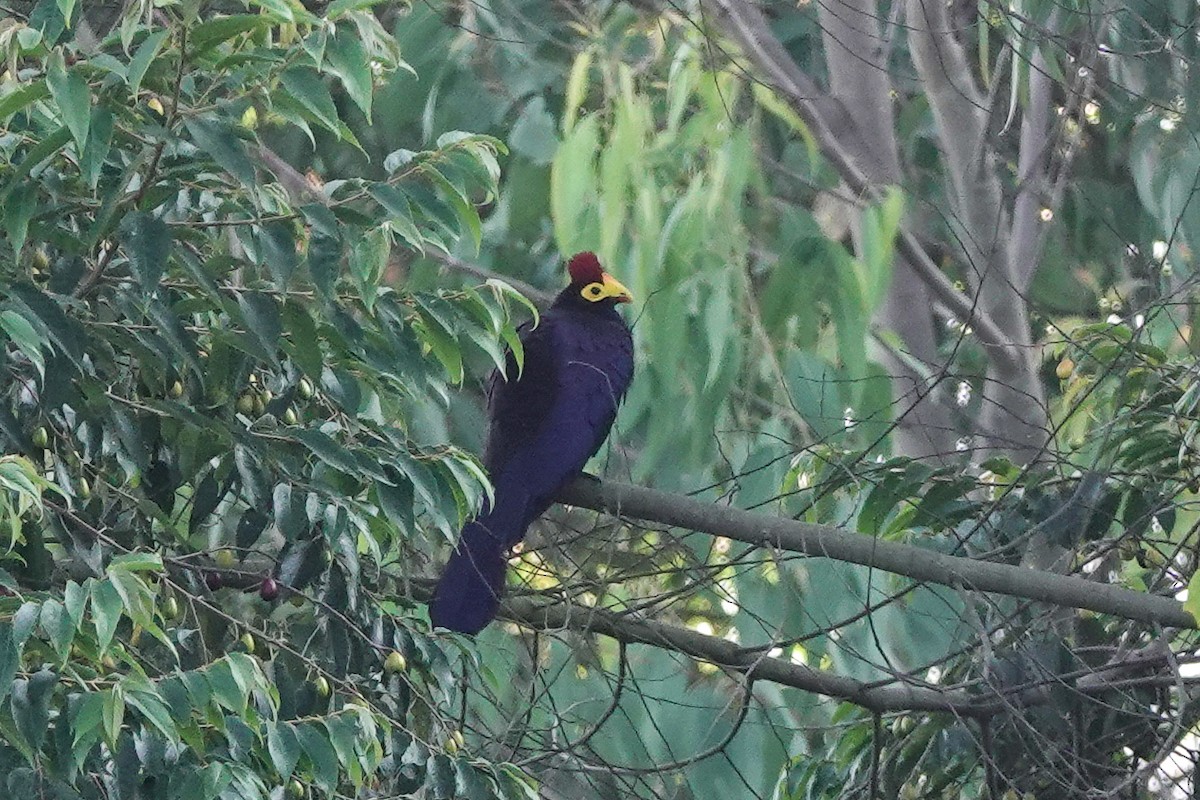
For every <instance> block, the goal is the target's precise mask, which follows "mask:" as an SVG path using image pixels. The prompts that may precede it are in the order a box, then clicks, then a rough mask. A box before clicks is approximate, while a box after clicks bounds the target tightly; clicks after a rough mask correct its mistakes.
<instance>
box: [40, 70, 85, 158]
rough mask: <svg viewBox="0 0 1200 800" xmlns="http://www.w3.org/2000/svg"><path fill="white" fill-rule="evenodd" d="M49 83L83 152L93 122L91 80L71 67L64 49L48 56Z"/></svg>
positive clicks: (59, 108)
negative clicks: (88, 81) (89, 87)
mask: <svg viewBox="0 0 1200 800" xmlns="http://www.w3.org/2000/svg"><path fill="white" fill-rule="evenodd" d="M46 83H47V85H48V86H49V87H50V94H51V96H52V97H53V98H54V102H55V104H56V105H57V106H58V111H59V114H61V115H62V120H63V124H65V125H66V126H67V127H68V128H69V129H70V131H71V136H72V137H73V138H74V139H75V147H76V148H77V149H78V151H79V152H80V153H82V152H83V151H84V149H85V147H86V146H87V140H88V127H89V126H90V125H91V122H92V104H91V100H92V98H91V95H90V94H89V93H88V85H87V81H85V80H84V79H83V76H82V75H80V74H79V72H78V71H77V70H75V69H71V70H68V69H67V67H66V62H65V61H64V59H63V54H62V51H61V50H55V51H54V52H53V53H52V54H51V55H50V58H49V59H47V69H46Z"/></svg>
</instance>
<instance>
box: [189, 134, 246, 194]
mask: <svg viewBox="0 0 1200 800" xmlns="http://www.w3.org/2000/svg"><path fill="white" fill-rule="evenodd" d="M184 124H185V125H186V126H187V129H188V132H189V133H191V135H192V138H193V139H195V140H196V144H197V145H199V147H200V149H202V150H204V151H205V152H207V153H208V154H209V155H210V156H212V157H213V160H214V161H216V162H217V165H218V166H220V167H221V168H222V169H224V170H225V171H226V172H228V173H229V174H230V175H232V176H233V177H235V178H237V179H238V180H239V181H241V182H242V185H244V186H254V182H255V171H254V164H253V163H252V162H251V161H250V158H249V157H248V156H247V155H246V150H245V148H244V146H243V145H242V141H241V139H239V138H238V137H237V134H236V133H235V132H234V130H233V127H232V125H230V123H229V121H228V120H225V119H217V118H214V117H189V118H188V119H187V120H185V122H184Z"/></svg>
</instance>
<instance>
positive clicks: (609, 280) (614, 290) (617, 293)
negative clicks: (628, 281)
mask: <svg viewBox="0 0 1200 800" xmlns="http://www.w3.org/2000/svg"><path fill="white" fill-rule="evenodd" d="M600 285H601V286H602V287H603V288H604V296H605V297H611V298H612V299H613V300H615V301H616V302H618V303H631V302H633V295H632V294H630V293H629V290H628V289H626V288H625V286H624V284H622V283H621V282H620V281H619V280H617V279H616V278H614V277H613V276H612V275H609V274H608V273H607V272H605V273H604V279H603V280H602V281H601V282H600Z"/></svg>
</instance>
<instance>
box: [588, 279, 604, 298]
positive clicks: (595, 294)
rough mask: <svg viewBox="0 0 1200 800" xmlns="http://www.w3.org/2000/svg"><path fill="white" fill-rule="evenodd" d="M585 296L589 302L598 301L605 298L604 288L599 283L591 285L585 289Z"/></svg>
mask: <svg viewBox="0 0 1200 800" xmlns="http://www.w3.org/2000/svg"><path fill="white" fill-rule="evenodd" d="M583 296H584V297H585V298H587V299H588V300H592V301H596V300H599V299H600V298H601V297H603V296H604V287H603V286H601V285H600V284H598V283H589V284H588V285H587V286H585V287H583Z"/></svg>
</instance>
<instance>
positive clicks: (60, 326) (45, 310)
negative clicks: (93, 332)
mask: <svg viewBox="0 0 1200 800" xmlns="http://www.w3.org/2000/svg"><path fill="white" fill-rule="evenodd" d="M9 291H10V292H12V294H13V296H15V297H17V298H19V299H20V300H21V302H22V303H24V304H25V306H26V307H27V308H28V309H29V310H30V311H31V312H33V317H34V318H35V319H37V320H38V321H39V322H41V323H42V325H44V326H45V328H46V332H47V333H48V334H49V336H50V341H52V342H53V343H54V346H55V347H56V348H57V349H58V350H59V352H61V353H62V354H63V355H65V356H67V357H68V358H70V359H71V361H73V362H74V363H75V364H76V365H77V366H80V367H82V366H83V342H84V339H85V336H84V333H83V328H82V327H81V326H80V324H79V323H78V322H76V321H75V320H72V319H69V318H68V317H67V315H66V314H65V313H63V310H62V308H60V307H59V305H58V303H56V302H54V301H53V300H51V299H50V297H49V296H47V295H46V293H45V292H42V291H40V290H39V289H36V288H34V287H33V286H29V285H28V284H21V283H19V284H15V285H12V286H10V287H9Z"/></svg>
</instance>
